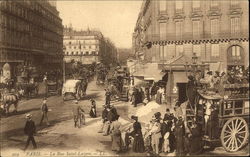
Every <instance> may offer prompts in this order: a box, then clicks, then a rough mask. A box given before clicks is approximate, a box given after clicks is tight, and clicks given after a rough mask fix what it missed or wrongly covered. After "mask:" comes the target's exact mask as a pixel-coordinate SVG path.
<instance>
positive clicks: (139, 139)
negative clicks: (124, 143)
mask: <svg viewBox="0 0 250 157" xmlns="http://www.w3.org/2000/svg"><path fill="white" fill-rule="evenodd" d="M131 119H132V120H133V121H134V123H133V131H132V132H131V135H132V136H133V138H134V143H133V151H134V152H136V153H143V152H144V150H145V149H144V141H143V136H142V131H141V129H142V128H141V123H140V122H138V117H137V116H131Z"/></svg>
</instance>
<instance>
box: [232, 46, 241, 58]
mask: <svg viewBox="0 0 250 157" xmlns="http://www.w3.org/2000/svg"><path fill="white" fill-rule="evenodd" d="M232 57H240V47H239V46H232Z"/></svg>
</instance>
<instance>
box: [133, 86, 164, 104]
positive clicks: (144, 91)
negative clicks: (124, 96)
mask: <svg viewBox="0 0 250 157" xmlns="http://www.w3.org/2000/svg"><path fill="white" fill-rule="evenodd" d="M152 100H155V101H156V103H158V104H163V103H165V102H166V96H165V88H164V87H163V86H162V85H161V84H160V83H159V82H155V83H153V84H147V85H144V86H134V87H133V88H132V93H131V99H130V101H131V104H132V105H133V106H134V107H137V105H138V104H140V103H143V104H144V105H146V104H147V103H148V102H150V101H152Z"/></svg>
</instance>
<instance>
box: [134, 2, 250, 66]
mask: <svg viewBox="0 0 250 157" xmlns="http://www.w3.org/2000/svg"><path fill="white" fill-rule="evenodd" d="M248 4H249V2H248V1H247V0H242V1H236V0H220V1H215V0H206V1H191V0H187V1H186V0H185V1H181V0H177V1H153V0H146V1H144V2H143V4H142V8H141V11H140V14H139V16H138V20H137V24H136V27H135V31H134V34H133V37H134V39H133V41H135V43H136V41H137V43H136V44H134V51H135V52H136V53H137V56H142V57H141V58H144V59H145V60H146V61H147V62H162V63H163V62H164V61H165V62H166V61H167V60H169V59H171V58H174V57H178V56H180V55H185V56H186V57H187V59H190V58H191V57H192V55H193V53H194V52H195V53H196V55H197V56H198V58H199V60H201V61H204V62H221V63H223V65H222V66H223V69H224V70H227V68H229V67H230V66H231V65H235V64H237V65H238V64H240V65H244V66H245V67H246V66H248V65H249V59H248V58H249V5H248ZM149 42H150V44H152V47H151V48H150V49H147V48H145V45H146V44H147V43H149ZM139 49H140V50H139Z"/></svg>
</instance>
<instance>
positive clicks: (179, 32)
mask: <svg viewBox="0 0 250 157" xmlns="http://www.w3.org/2000/svg"><path fill="white" fill-rule="evenodd" d="M175 34H176V38H181V37H182V21H178V22H175Z"/></svg>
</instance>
